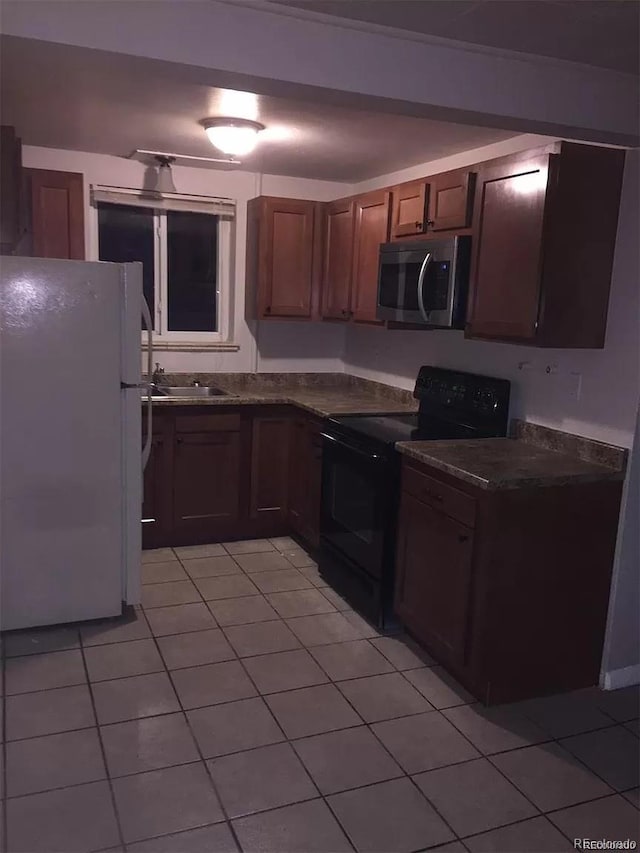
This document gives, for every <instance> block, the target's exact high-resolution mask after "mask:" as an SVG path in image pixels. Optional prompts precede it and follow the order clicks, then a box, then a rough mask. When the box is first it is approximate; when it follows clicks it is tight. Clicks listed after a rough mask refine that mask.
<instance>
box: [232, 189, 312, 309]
mask: <svg viewBox="0 0 640 853" xmlns="http://www.w3.org/2000/svg"><path fill="white" fill-rule="evenodd" d="M318 207H319V205H318V204H317V203H316V202H314V201H301V200H299V199H292V198H271V197H261V198H256V199H252V200H251V201H250V202H249V207H248V223H247V279H248V282H249V285H250V286H249V288H248V298H250V299H253V300H255V301H256V304H257V314H258V317H260V318H265V317H267V318H268V317H299V318H306V319H310V318H311V317H312V315H313V313H314V307H315V305H314V289H315V288H317V285H318V276H317V273H316V270H315V266H314V265H315V262H316V254H317V247H316V246H315V239H316V231H317V229H316V218H317V217H318V216H319V212H318Z"/></svg>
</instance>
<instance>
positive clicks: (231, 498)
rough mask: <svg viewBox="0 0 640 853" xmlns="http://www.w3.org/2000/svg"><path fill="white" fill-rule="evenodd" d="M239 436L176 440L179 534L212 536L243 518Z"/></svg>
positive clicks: (176, 520)
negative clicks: (241, 514) (241, 511)
mask: <svg viewBox="0 0 640 853" xmlns="http://www.w3.org/2000/svg"><path fill="white" fill-rule="evenodd" d="M240 447H241V444H240V433H239V432H223V431H218V432H209V433H189V434H182V435H178V436H176V439H175V452H174V476H173V514H174V526H175V528H176V530H177V531H179V532H180V533H183V534H184V533H187V532H190V533H193V534H194V535H195V536H206V535H210V536H211V541H215V538H216V537H217V536H218V535H220V534H222V535H225V534H227V533H229V532H230V531H231V530H232V529H233V525H234V524H237V522H238V520H239V517H240V472H241V468H240V463H241V458H240V456H241V454H240Z"/></svg>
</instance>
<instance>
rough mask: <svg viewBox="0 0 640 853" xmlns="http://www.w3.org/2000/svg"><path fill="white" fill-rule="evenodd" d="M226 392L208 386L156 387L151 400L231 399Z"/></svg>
mask: <svg viewBox="0 0 640 853" xmlns="http://www.w3.org/2000/svg"><path fill="white" fill-rule="evenodd" d="M233 396H234V395H233V394H229V392H228V391H223V390H222V389H221V388H215V387H210V386H208V385H157V386H156V387H155V389H154V393H153V395H152V399H154V400H162V399H163V398H165V397H233Z"/></svg>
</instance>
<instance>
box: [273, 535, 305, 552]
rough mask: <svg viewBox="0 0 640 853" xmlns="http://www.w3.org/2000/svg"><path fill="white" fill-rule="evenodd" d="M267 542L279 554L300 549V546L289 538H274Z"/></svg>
mask: <svg viewBox="0 0 640 853" xmlns="http://www.w3.org/2000/svg"><path fill="white" fill-rule="evenodd" d="M269 542H271V544H272V545H273V547H274V548H276V550H278V551H280V552H282V551H295V550H296V549H297V548H300V545H298V543H297V542H296V540H295V539H293V538H292V537H291V536H276V537H275V538H274V539H269Z"/></svg>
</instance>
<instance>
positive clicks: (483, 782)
mask: <svg viewBox="0 0 640 853" xmlns="http://www.w3.org/2000/svg"><path fill="white" fill-rule="evenodd" d="M414 780H415V782H416V784H417V785H418V787H419V788H420V790H421V791H422V792H423V793H424V795H425V796H426V797H427V798H428V799H429V801H430V802H431V803H433V805H434V806H435V807H436V808H437V810H438V812H439V813H440V814H441V815H442V817H444V819H445V820H446V821H447V823H449V824H450V826H452V827H453V829H454V830H455V832H456V833H457V834H458V835H461V836H464V835H475V834H476V833H478V832H486V830H488V829H494V828H495V827H497V826H504V825H505V824H508V823H515V821H518V820H524V819H525V818H529V817H535V816H536V815H537V814H538V810H537V809H536V808H535V806H533V805H531V803H530V802H529V801H528V800H527V799H526V798H525V797H523V796H522V794H521V793H520V792H519V791H518V790H517V789H516V788H515V787H514V786H513V785H512V784H511V783H510V782H508V781H507V780H506V779H505V778H504V776H502V775H501V774H500V773H498V771H497V770H496V769H495V767H493V765H492V764H490V763H489V762H488V761H487V759H486V758H480V759H478V760H477V761H467V762H465V763H464V764H454V765H453V766H451V767H441V768H440V769H439V770H431V771H429V772H428V773H420V774H419V775H418V776H414Z"/></svg>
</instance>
